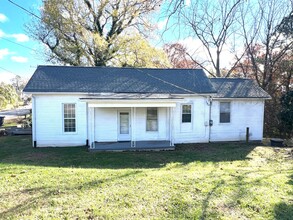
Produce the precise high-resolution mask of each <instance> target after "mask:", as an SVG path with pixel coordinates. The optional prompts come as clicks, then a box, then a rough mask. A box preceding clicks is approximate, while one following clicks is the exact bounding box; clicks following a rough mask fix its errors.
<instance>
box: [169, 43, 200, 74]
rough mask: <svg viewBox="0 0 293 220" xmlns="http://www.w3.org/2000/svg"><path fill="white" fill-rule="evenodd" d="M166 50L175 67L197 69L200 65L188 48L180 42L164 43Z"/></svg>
mask: <svg viewBox="0 0 293 220" xmlns="http://www.w3.org/2000/svg"><path fill="white" fill-rule="evenodd" d="M164 51H165V52H166V53H167V56H168V58H169V61H170V63H171V65H172V67H173V68H176V69H195V68H198V67H199V65H198V63H197V62H196V61H195V60H193V58H192V57H191V56H190V54H189V53H188V51H187V48H186V47H185V46H184V45H182V44H180V43H172V44H166V45H164Z"/></svg>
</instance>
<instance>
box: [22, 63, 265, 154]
mask: <svg viewBox="0 0 293 220" xmlns="http://www.w3.org/2000/svg"><path fill="white" fill-rule="evenodd" d="M24 91H25V92H26V93H30V94H32V100H33V109H32V113H33V141H34V146H37V147H43V146H80V145H88V146H89V147H90V148H91V149H92V148H96V149H122V148H127V149H128V148H129V149H130V148H134V149H135V148H159V149H160V148H165V147H168V146H171V147H172V146H174V144H179V143H203V142H209V141H240V140H245V137H246V128H247V127H249V131H250V134H249V135H250V140H259V141H260V140H262V138H263V118H264V102H265V100H266V99H269V98H270V96H269V95H268V94H267V93H266V92H265V91H264V90H262V89H261V88H260V87H259V86H257V85H256V84H255V83H254V82H253V81H252V80H249V79H238V78H237V79H232V78H226V79H224V78H213V79H209V78H207V77H206V75H205V73H204V72H203V70H201V69H144V68H138V69H137V68H114V67H69V66H39V67H38V68H37V70H36V71H35V73H34V75H33V76H32V78H31V79H30V81H29V82H28V84H27V86H26V87H25V89H24ZM113 143H116V144H113Z"/></svg>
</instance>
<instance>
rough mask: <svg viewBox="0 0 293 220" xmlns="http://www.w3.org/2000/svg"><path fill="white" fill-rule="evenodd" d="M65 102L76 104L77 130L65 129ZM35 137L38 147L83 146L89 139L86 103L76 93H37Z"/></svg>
mask: <svg viewBox="0 0 293 220" xmlns="http://www.w3.org/2000/svg"><path fill="white" fill-rule="evenodd" d="M64 103H75V104H76V129H77V130H76V132H75V133H65V132H64V131H63V110H62V106H63V104H64ZM34 108H35V114H36V115H35V119H36V122H35V128H34V129H35V131H36V134H35V137H34V140H35V141H37V146H38V147H43V146H46V147H47V146H81V145H85V144H86V140H87V122H86V118H87V112H86V103H84V102H80V101H79V96H74V95H35V106H34Z"/></svg>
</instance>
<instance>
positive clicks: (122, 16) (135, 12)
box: [28, 0, 162, 66]
mask: <svg viewBox="0 0 293 220" xmlns="http://www.w3.org/2000/svg"><path fill="white" fill-rule="evenodd" d="M161 1H162V0H99V1H98V0H43V7H42V9H41V20H36V21H35V23H34V25H30V26H28V30H29V32H30V33H32V36H33V37H34V38H35V39H37V40H39V41H40V42H42V43H43V44H45V45H46V46H47V51H46V52H47V56H48V60H50V61H52V62H58V63H63V64H69V65H74V66H78V65H86V66H105V65H107V64H108V63H109V62H110V61H111V60H112V59H113V57H114V56H115V55H116V54H117V53H119V50H120V45H119V39H120V37H121V36H123V35H124V34H125V33H129V32H130V31H131V32H137V30H141V29H143V28H149V27H150V25H149V20H148V15H150V14H151V13H152V12H154V11H155V10H156V9H157V8H158V7H159V6H160V3H161Z"/></svg>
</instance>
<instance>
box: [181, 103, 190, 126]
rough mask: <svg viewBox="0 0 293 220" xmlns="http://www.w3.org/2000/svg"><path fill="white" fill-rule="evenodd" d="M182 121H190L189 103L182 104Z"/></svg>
mask: <svg viewBox="0 0 293 220" xmlns="http://www.w3.org/2000/svg"><path fill="white" fill-rule="evenodd" d="M182 123H191V105H182Z"/></svg>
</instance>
